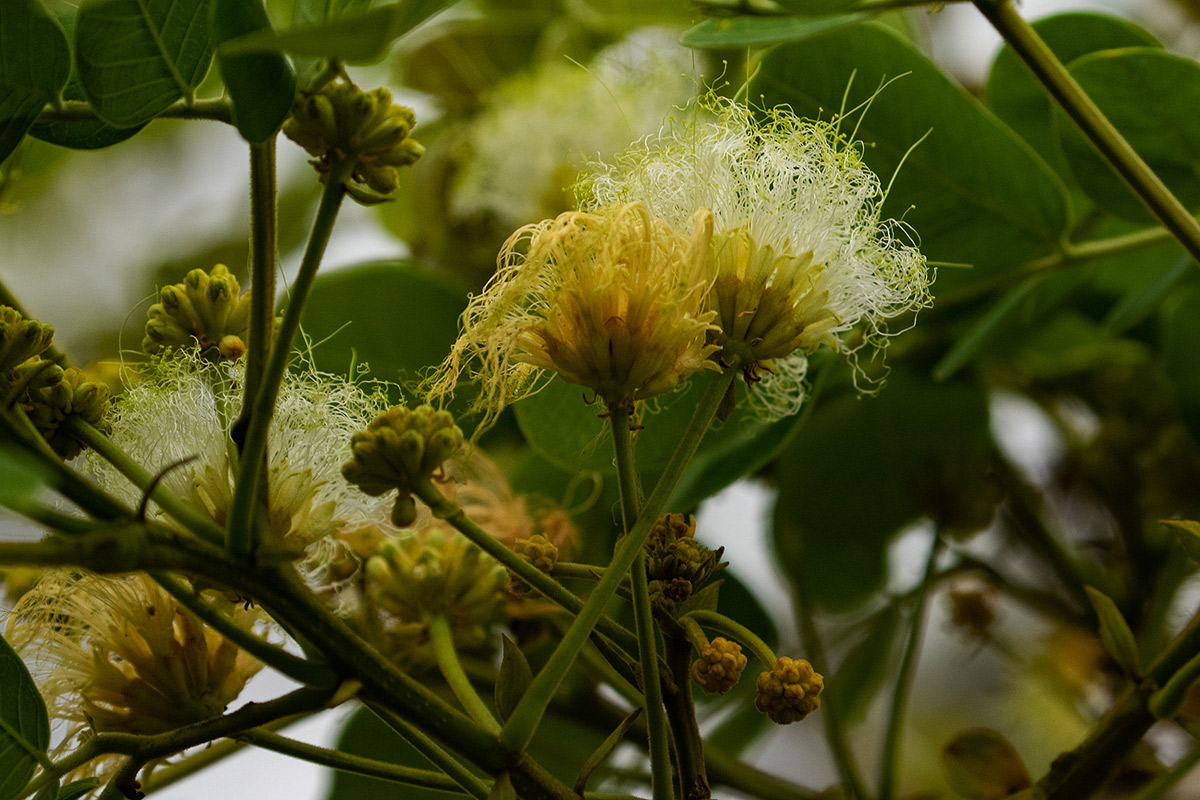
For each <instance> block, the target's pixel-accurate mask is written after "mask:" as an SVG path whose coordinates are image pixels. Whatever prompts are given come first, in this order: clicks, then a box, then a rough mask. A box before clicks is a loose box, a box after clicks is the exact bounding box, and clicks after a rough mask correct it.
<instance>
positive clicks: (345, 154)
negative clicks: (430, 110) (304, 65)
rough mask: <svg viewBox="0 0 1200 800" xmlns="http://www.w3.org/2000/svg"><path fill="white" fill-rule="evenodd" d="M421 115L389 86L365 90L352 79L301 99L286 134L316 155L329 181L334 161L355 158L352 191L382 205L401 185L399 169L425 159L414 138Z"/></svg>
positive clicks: (315, 163)
mask: <svg viewBox="0 0 1200 800" xmlns="http://www.w3.org/2000/svg"><path fill="white" fill-rule="evenodd" d="M415 124H416V116H415V115H414V114H413V111H412V109H410V108H406V107H404V106H401V105H397V104H395V103H393V102H392V93H391V92H390V91H388V90H387V88H385V87H380V88H378V89H374V90H372V91H370V92H364V91H362V90H361V89H359V88H358V87H357V86H355V85H354V84H352V83H348V82H334V83H329V84H326V85H325V86H324V87H322V88H321V89H320V90H319V91H318V93H317V94H313V95H309V96H308V97H303V98H301V99H299V100H298V101H297V102H296V104H295V106H293V108H292V114H291V116H289V117H288V119H287V121H285V122H284V124H283V132H284V134H286V135H287V136H288V138H290V139H291V140H292V141H294V142H295V143H296V144H298V145H300V146H301V147H303V148H304V149H305V150H306V151H308V153H309V154H310V155H312V156H313V157H314V160H313V161H312V165H313V166H314V167H315V168H316V170H317V173H318V174H319V175H320V176H321V181H322V183H323V182H325V181H326V180H327V179H328V176H329V171H330V169H331V167H332V166H333V163H334V161H340V160H342V159H353V160H354V162H355V163H354V169H353V171H352V173H351V180H350V181H349V182H347V185H346V191H347V193H348V194H349V195H350V196H351V197H352V198H354V199H355V200H357V201H358V202H359V203H363V204H364V205H371V204H374V203H381V202H384V201H385V200H387V199H388V198H387V195H389V194H391V193H392V192H394V191H396V188H397V187H398V186H399V185H400V173H399V172H398V171H397V169H396V168H397V167H405V166H408V165H410V164H412V163H413V162H415V161H416V160H417V159H418V158H420V157H421V156H422V155H423V154H424V152H425V148H424V147H422V146H421V145H420V144H419V143H417V142H416V141H414V140H413V139H410V138H409V134H410V133H411V132H412V129H413V126H414V125H415Z"/></svg>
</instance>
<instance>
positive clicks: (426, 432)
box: [342, 406, 463, 524]
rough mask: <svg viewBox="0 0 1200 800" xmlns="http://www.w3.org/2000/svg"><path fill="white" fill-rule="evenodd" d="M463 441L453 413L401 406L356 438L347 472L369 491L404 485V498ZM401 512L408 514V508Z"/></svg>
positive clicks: (344, 471) (378, 492) (376, 492)
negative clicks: (406, 510) (406, 511)
mask: <svg viewBox="0 0 1200 800" xmlns="http://www.w3.org/2000/svg"><path fill="white" fill-rule="evenodd" d="M462 443H463V435H462V431H461V430H459V428H458V426H457V425H455V424H454V417H452V416H451V415H450V414H449V413H447V412H445V411H435V410H434V409H433V408H432V407H431V406H420V407H418V408H415V409H410V408H407V407H405V406H395V407H393V408H391V409H389V410H387V411H385V412H384V413H382V414H380V415H379V416H378V417H376V418H375V419H374V420H372V421H371V424H370V425H369V426H367V429H366V430H365V431H359V432H358V433H356V434H354V436H353V437H351V439H350V452H351V453H352V454H353V458H352V459H351V460H350V461H348V462H346V464H345V465H343V466H342V475H343V476H344V477H345V478H346V480H348V481H350V482H351V483H353V484H355V485H357V486H358V487H359V488H360V489H362V490H363V491H364V492H366V493H367V494H369V495H372V496H378V495H381V494H384V493H386V492H389V491H391V490H392V489H399V490H400V493H401V496H403V495H406V494H410V493H411V492H412V489H413V488H414V487H415V486H416V484H417V483H419V482H420V481H423V480H426V479H428V478H429V477H430V476H432V475H433V473H434V472H436V471H437V470H438V469H439V468H440V467H441V466H442V463H443V462H444V461H445V460H446V459H447V458H449V457H450V456H452V455H454V454H455V453H456V452H458V449H459V448H460V447H462ZM400 505H401V504H400V503H399V502H397V508H400ZM399 513H401V517H402V518H405V512H404V511H403V509H401V511H400V512H399ZM409 524H411V523H409Z"/></svg>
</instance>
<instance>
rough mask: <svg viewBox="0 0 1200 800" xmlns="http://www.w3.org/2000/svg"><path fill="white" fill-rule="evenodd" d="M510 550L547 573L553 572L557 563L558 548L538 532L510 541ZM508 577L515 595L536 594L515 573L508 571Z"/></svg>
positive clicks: (533, 595)
mask: <svg viewBox="0 0 1200 800" xmlns="http://www.w3.org/2000/svg"><path fill="white" fill-rule="evenodd" d="M512 550H513V552H514V553H516V554H517V555H519V556H520V557H521V560H523V561H528V562H529V563H530V564H532V565H533V566H535V567H537V568H538V570H539V571H541V572H544V573H546V574H547V575H549V574H550V573H551V572H553V571H554V567H555V565H557V564H558V548H557V547H556V546H555V545H554V543H553V542H551V541H550V540H549V539H547V538H546V537H545V536H542V535H541V534H540V533H538V534H534V535H533V536H530V537H528V538H526V539H517V540H516V541H515V542H513V543H512ZM509 579H510V581H509V585H508V586H509V589H511V590H512V593H513V594H515V595H516V596H517V597H535V596H537V590H536V589H534V588H533V587H532V586H530V585H529V584H528V583H526V582H525V581H523V580H521V579H520V578H518V577H517V576H516V574H515V573H509Z"/></svg>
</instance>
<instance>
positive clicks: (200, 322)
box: [142, 264, 250, 361]
mask: <svg viewBox="0 0 1200 800" xmlns="http://www.w3.org/2000/svg"><path fill="white" fill-rule="evenodd" d="M148 314H149V317H150V319H149V320H148V321H147V322H146V336H145V338H143V339H142V350H144V351H145V352H146V353H149V354H150V355H155V354H157V353H160V352H162V351H164V350H166V349H168V348H174V349H184V348H192V347H194V348H198V349H199V351H200V353H201V355H203V356H204V357H205V358H208V359H211V360H213V361H217V360H225V361H235V360H237V359H238V358H240V357H241V355H242V354H243V353H245V352H246V339H247V338H248V335H249V330H250V292H245V293H244V294H243V293H242V287H241V285H240V284H239V283H238V279H237V278H236V277H234V276H233V275H232V274H230V272H229V268H228V267H226V266H225V265H224V264H217V265H216V266H215V267H213V268H212V271H211V272H205V271H204V270H202V269H194V270H192V271H191V272H189V273H188V274H187V275H186V276H185V277H184V279H183V282H182V283H175V284H171V285H170V286H164V287H163V288H162V291H161V292H160V293H159V302H157V303H155V304H154V305H152V306H150V311H149V312H148Z"/></svg>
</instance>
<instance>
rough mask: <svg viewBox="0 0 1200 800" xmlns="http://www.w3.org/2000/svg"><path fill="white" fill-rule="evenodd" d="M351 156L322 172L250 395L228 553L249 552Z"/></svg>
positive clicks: (243, 554)
mask: <svg viewBox="0 0 1200 800" xmlns="http://www.w3.org/2000/svg"><path fill="white" fill-rule="evenodd" d="M354 164H355V161H354V160H352V159H349V160H343V161H336V162H334V163H333V165H332V166H331V167H330V169H329V174H328V175H326V176H325V178H326V181H325V190H324V191H323V192H322V193H321V204H320V206H318V208H317V217H316V219H315V220H314V221H313V227H312V233H311V234H310V235H309V239H308V246H307V247H306V248H305V250H304V257H303V259H301V261H300V270H299V272H298V273H297V274H296V280H295V282H294V283H293V284H292V292H291V298H290V299H289V301H288V306H287V311H285V312H284V315H283V321H282V322H281V323H280V325H279V332H278V336H277V337H276V339H275V342H274V344H273V345H272V347H271V357H270V359H269V361H268V363H267V368H266V371H265V372H264V373H263V376H262V386H261V387H260V389H259V392H258V394H257V395H256V396H255V398H254V404H253V408H252V409H251V411H250V424H249V425H248V426H247V429H246V440H245V442H244V444H243V447H242V458H241V461H239V462H238V474H237V481H236V483H235V484H234V490H233V501H232V502H231V503H230V507H229V526H228V529H227V530H226V543H227V546H228V547H229V551H230V552H231V553H233V554H234V555H238V556H248V555H250V553H251V552H253V550H254V525H253V522H254V517H255V514H254V509H255V507H256V504H257V502H258V488H259V487H258V484H259V478H260V477H261V468H262V463H263V459H264V458H266V454H267V430H268V428H269V426H270V424H271V416H272V414H273V413H274V410H275V400H276V398H278V396H279V387H280V386H282V385H283V378H284V374H285V373H286V372H287V365H288V360H289V358H290V357H291V353H292V342H293V341H294V340H295V338H296V333H297V332H298V331H299V330H300V318H301V315H302V314H303V313H304V305H305V302H306V301H307V300H308V293H309V291H311V290H312V285H313V282H314V281H315V280H316V278H317V268H318V267H319V266H320V265H321V258H322V257H323V256H324V255H325V247H326V245H328V244H329V237H330V235H331V234H332V233H333V224H334V222H335V221H336V220H337V215H338V210H339V209H340V208H341V205H342V198H343V197H345V195H346V187H345V185H344V183H345V181H346V180H348V179H349V177H350V173H351V172H352V171H353V169H354Z"/></svg>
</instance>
